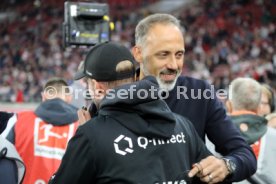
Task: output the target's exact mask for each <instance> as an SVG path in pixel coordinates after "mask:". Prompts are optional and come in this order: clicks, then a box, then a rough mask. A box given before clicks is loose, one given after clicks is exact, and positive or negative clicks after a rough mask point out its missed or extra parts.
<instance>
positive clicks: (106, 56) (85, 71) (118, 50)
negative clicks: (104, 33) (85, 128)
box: [74, 42, 135, 81]
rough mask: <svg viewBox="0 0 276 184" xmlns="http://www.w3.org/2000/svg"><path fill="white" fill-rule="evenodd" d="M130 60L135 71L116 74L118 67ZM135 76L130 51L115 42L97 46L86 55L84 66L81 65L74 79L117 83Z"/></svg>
mask: <svg viewBox="0 0 276 184" xmlns="http://www.w3.org/2000/svg"><path fill="white" fill-rule="evenodd" d="M125 60H128V61H130V62H131V63H132V64H133V70H131V71H128V72H116V66H117V64H119V63H120V62H122V61H125ZM134 75H135V61H134V58H133V56H132V54H131V53H130V51H129V49H127V48H126V47H124V46H122V45H119V44H117V43H114V42H104V43H100V44H97V45H95V46H94V47H93V48H92V49H91V50H90V51H89V52H88V54H87V55H86V58H85V60H84V64H82V63H80V65H79V69H78V72H77V73H76V74H75V76H74V79H75V80H79V79H81V78H83V77H89V78H92V79H95V80H97V81H115V80H120V79H126V78H130V77H133V76H134Z"/></svg>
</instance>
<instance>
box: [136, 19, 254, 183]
mask: <svg viewBox="0 0 276 184" xmlns="http://www.w3.org/2000/svg"><path fill="white" fill-rule="evenodd" d="M135 39H136V45H135V46H134V48H133V54H134V57H135V59H136V61H137V62H139V63H140V79H142V78H143V77H145V76H147V75H153V76H155V77H156V78H157V81H158V84H159V86H160V87H161V88H163V89H165V90H168V91H169V97H168V98H166V99H165V101H166V102H167V104H168V106H169V107H170V108H171V110H172V111H173V112H175V113H177V114H180V115H182V116H184V117H187V118H188V119H189V120H191V122H192V123H193V124H194V126H195V128H196V130H197V132H198V134H199V135H200V137H201V138H202V139H203V140H204V139H205V134H207V136H208V138H209V139H210V141H211V142H213V143H214V145H215V147H216V151H217V152H219V153H221V154H222V155H223V156H224V157H223V158H222V159H220V158H217V157H214V156H210V157H208V158H206V159H204V160H202V161H201V162H200V165H201V167H202V169H203V171H202V174H201V175H200V178H201V180H202V181H203V182H211V183H216V182H220V181H222V180H224V179H225V178H227V181H229V182H232V181H240V180H242V179H245V178H247V177H249V176H251V175H252V174H253V173H254V172H255V171H256V158H255V156H254V154H253V152H252V149H251V148H250V147H249V146H248V144H247V143H246V142H245V141H244V139H243V138H242V136H241V135H240V133H239V132H238V130H237V129H236V128H235V127H234V125H233V123H232V122H231V120H230V119H229V117H228V116H227V115H226V112H225V109H224V107H223V105H222V103H221V102H220V101H219V100H218V99H217V98H216V97H214V98H204V96H202V94H201V97H200V98H197V99H195V98H194V97H193V95H192V93H193V92H194V91H199V90H200V91H201V92H203V91H205V90H210V89H211V87H210V85H209V84H208V83H207V82H205V81H202V80H197V79H194V78H190V77H188V76H180V74H181V72H182V68H183V62H184V52H185V46H184V43H185V41H184V37H183V33H182V27H181V26H180V24H179V21H178V20H177V19H176V18H175V17H173V16H172V15H169V14H153V15H150V16H148V17H146V18H144V19H142V20H141V21H140V22H139V23H138V25H137V27H136V30H135ZM180 88H182V90H180V91H182V93H183V90H184V91H185V96H184V95H180V91H179V89H180ZM183 88H184V89H183ZM198 93H200V92H198ZM210 178H211V179H210Z"/></svg>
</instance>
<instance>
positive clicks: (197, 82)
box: [176, 75, 209, 88]
mask: <svg viewBox="0 0 276 184" xmlns="http://www.w3.org/2000/svg"><path fill="white" fill-rule="evenodd" d="M176 85H177V86H186V87H197V88H206V87H207V86H208V85H209V84H208V83H207V81H205V80H202V79H196V78H192V77H188V76H183V75H182V76H180V77H178V79H177V83H176Z"/></svg>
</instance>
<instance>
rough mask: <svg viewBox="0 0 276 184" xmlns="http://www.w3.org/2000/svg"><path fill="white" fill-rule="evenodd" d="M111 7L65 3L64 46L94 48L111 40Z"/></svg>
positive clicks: (99, 4)
mask: <svg viewBox="0 0 276 184" xmlns="http://www.w3.org/2000/svg"><path fill="white" fill-rule="evenodd" d="M109 23H110V20H109V6H108V5H107V4H101V3H84V2H65V4H64V22H63V41H64V46H65V47H68V46H72V45H78V46H93V45H95V44H97V43H102V42H106V41H109V40H110V26H109Z"/></svg>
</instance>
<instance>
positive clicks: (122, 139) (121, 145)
mask: <svg viewBox="0 0 276 184" xmlns="http://www.w3.org/2000/svg"><path fill="white" fill-rule="evenodd" d="M135 141H136V142H137V145H138V146H139V147H140V148H143V149H147V147H148V146H150V147H151V146H162V145H168V144H185V143H186V139H185V135H184V133H183V132H180V133H178V134H175V135H171V137H170V138H169V139H161V138H151V139H150V138H147V137H143V136H139V137H137V140H134V142H135ZM126 144H127V146H126ZM114 149H115V152H116V153H118V154H120V155H126V154H127V153H133V151H134V150H133V142H132V139H131V138H130V137H126V136H124V135H120V136H118V137H117V138H116V139H115V140H114Z"/></svg>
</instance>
